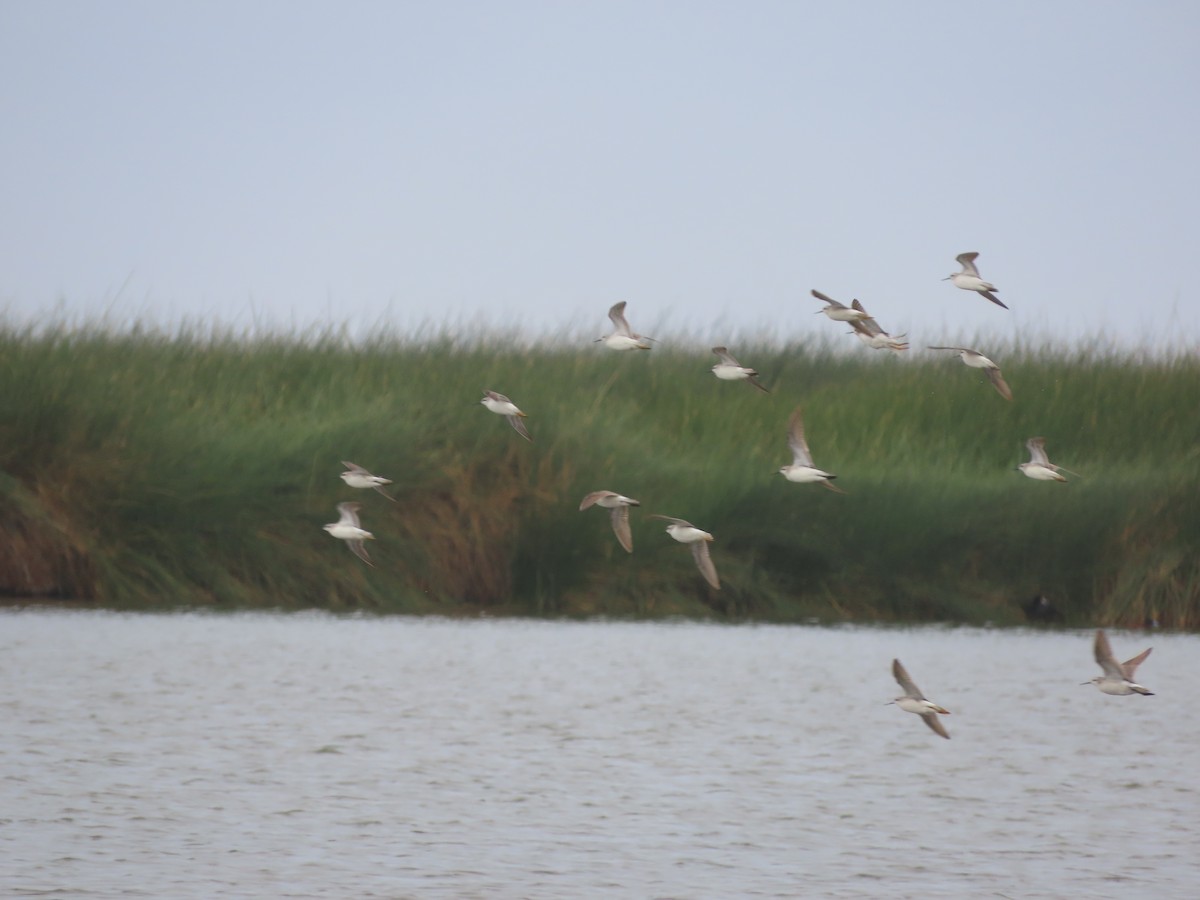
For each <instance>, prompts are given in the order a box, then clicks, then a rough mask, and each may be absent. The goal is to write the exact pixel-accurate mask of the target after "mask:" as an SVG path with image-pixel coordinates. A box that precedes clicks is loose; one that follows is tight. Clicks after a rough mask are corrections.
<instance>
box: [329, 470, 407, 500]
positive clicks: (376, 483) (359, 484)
mask: <svg viewBox="0 0 1200 900" xmlns="http://www.w3.org/2000/svg"><path fill="white" fill-rule="evenodd" d="M342 465H343V466H345V467H346V471H345V472H343V473H342V481H344V482H346V484H348V485H350V487H352V488H374V489H375V490H377V491H379V493H381V494H383V496H385V497H387V498H388V499H389V500H391V501H392V502H393V503H395V502H396V498H395V497H393V496H392V495H391V494H389V493H388V492H387V491H385V490H384V489H383V486H384V485H385V484H391V483H392V479H390V478H384V477H383V476H381V475H372V474H371V473H370V472H368V471H367V470H366V469H364V468H363V467H362V466H356V465H355V464H354V463H352V462H346V461H345V460H342Z"/></svg>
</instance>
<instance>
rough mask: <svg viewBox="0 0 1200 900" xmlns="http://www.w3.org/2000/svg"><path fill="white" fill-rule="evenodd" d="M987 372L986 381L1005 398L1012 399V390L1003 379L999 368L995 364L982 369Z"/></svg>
mask: <svg viewBox="0 0 1200 900" xmlns="http://www.w3.org/2000/svg"><path fill="white" fill-rule="evenodd" d="M984 371H985V372H987V377H988V381H990V382H991V383H992V387H994V388H995V389H996V391H997V393H999V394H1000V396H1001V397H1003V398H1004V399H1005V400H1011V399H1012V390H1011V389H1010V388H1009V386H1008V382H1007V381H1005V380H1004V376H1003V375H1001V374H1000V370H999V369H998V368H996V367H995V366H990V367H989V368H986V369H984Z"/></svg>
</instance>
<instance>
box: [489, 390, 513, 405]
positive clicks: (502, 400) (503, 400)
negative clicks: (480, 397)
mask: <svg viewBox="0 0 1200 900" xmlns="http://www.w3.org/2000/svg"><path fill="white" fill-rule="evenodd" d="M483 394H484V396H485V397H488V398H490V399H492V400H496V401H498V402H500V403H512V401H511V400H509V399H508V398H507V397H505V396H504V395H503V394H497V393H496V392H495V391H484V392H483Z"/></svg>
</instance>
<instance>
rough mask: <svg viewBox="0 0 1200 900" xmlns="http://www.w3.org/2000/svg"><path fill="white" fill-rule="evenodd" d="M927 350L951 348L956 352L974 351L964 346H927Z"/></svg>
mask: <svg viewBox="0 0 1200 900" xmlns="http://www.w3.org/2000/svg"><path fill="white" fill-rule="evenodd" d="M926 349H928V350H953V351H955V352H956V353H974V352H975V351H974V350H968V349H967V348H966V347H932V346H931V347H927V348H926Z"/></svg>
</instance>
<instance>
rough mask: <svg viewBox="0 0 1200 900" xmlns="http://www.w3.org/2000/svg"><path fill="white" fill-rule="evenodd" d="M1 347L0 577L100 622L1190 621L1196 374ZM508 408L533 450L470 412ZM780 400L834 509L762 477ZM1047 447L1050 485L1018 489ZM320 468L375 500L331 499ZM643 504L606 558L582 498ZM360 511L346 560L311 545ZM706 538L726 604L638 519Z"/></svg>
mask: <svg viewBox="0 0 1200 900" xmlns="http://www.w3.org/2000/svg"><path fill="white" fill-rule="evenodd" d="M839 346H840V345H839ZM731 349H732V350H733V352H734V353H735V354H736V355H737V356H738V357H739V358H740V359H741V360H742V361H743V362H744V363H747V364H752V365H754V366H756V367H757V368H758V369H759V371H760V372H761V373H762V377H763V381H764V382H765V383H766V384H767V385H768V386H769V387H770V388H771V390H772V392H771V394H769V395H762V394H758V393H757V392H755V391H753V390H752V389H750V388H749V387H748V386H746V385H742V384H731V383H727V382H718V381H717V380H716V379H715V378H713V377H712V375H711V374H710V372H709V371H708V368H709V366H711V365H712V363H713V361H714V360H713V359H712V358H711V357H709V356H707V354H706V351H705V349H704V348H698V349H696V348H693V349H688V350H672V349H670V347H669V346H659V347H657V348H656V349H655V350H654V351H652V352H650V353H640V354H616V353H611V352H608V351H605V350H603V349H602V348H599V347H596V346H593V345H591V344H588V343H587V342H582V343H580V344H579V345H571V346H567V345H565V344H564V345H560V346H544V347H533V348H528V347H522V348H515V349H514V348H512V347H511V345H507V344H505V343H504V342H501V341H499V340H497V341H494V342H491V341H487V340H479V341H474V342H466V343H456V342H453V341H451V340H448V339H438V338H434V339H432V340H429V341H425V342H412V341H399V340H392V339H386V338H381V339H379V340H377V341H374V342H368V343H366V344H357V345H350V344H349V343H348V342H345V341H342V340H340V339H339V338H338V336H337V335H334V334H329V335H323V336H309V337H307V338H303V339H301V338H294V337H279V338H256V339H240V338H235V337H229V336H222V335H209V334H203V333H199V332H192V333H183V334H177V335H171V336H163V335H159V334H140V335H139V334H136V333H135V334H110V333H106V332H103V331H100V330H87V329H84V330H69V329H65V328H64V329H58V330H49V331H38V332H32V331H25V332H16V331H11V330H10V331H4V332H0V352H2V356H0V359H2V360H3V363H2V367H0V431H2V438H3V440H0V529H2V534H3V538H4V540H3V541H2V542H0V543H2V544H3V546H2V547H0V589H3V590H4V591H5V592H7V593H10V594H29V593H47V594H54V595H60V596H72V597H86V598H89V599H92V600H95V601H97V602H100V603H104V604H109V605H114V606H133V607H161V606H166V605H176V604H197V603H199V604H213V605H219V606H285V607H301V606H323V607H329V608H335V609H345V608H358V607H363V608H374V609H380V610H395V611H409V612H425V611H432V612H439V613H445V614H457V613H460V612H462V613H472V612H478V611H487V612H490V613H494V614H506V613H520V614H547V615H559V614H565V615H591V614H611V615H672V614H683V615H716V616H733V617H743V616H751V617H759V618H765V619H775V620H797V619H804V618H808V617H818V618H821V619H827V620H828V619H853V620H890V621H902V620H955V621H966V622H980V621H984V620H992V621H996V622H999V623H1007V622H1013V623H1015V622H1019V621H1022V620H1023V616H1022V613H1021V611H1020V608H1019V604H1020V603H1021V602H1023V601H1025V600H1027V599H1028V598H1030V597H1032V596H1033V595H1035V594H1039V593H1041V594H1045V595H1047V596H1048V597H1050V598H1051V600H1052V601H1053V602H1054V603H1055V604H1056V606H1057V607H1058V608H1059V609H1060V610H1061V611H1062V613H1063V615H1064V616H1065V617H1066V620H1067V621H1069V622H1077V623H1092V622H1103V623H1119V624H1137V623H1140V622H1141V621H1143V620H1144V619H1145V618H1147V617H1149V616H1154V617H1156V618H1158V619H1159V620H1160V621H1161V622H1162V623H1163V624H1164V625H1171V626H1176V627H1197V626H1200V553H1198V551H1200V503H1198V502H1197V501H1198V500H1200V490H1198V489H1200V360H1198V358H1197V356H1196V355H1194V354H1192V355H1188V354H1179V353H1176V354H1174V355H1171V356H1169V357H1165V358H1151V359H1143V358H1139V357H1136V356H1134V355H1132V354H1130V355H1122V354H1120V353H1117V352H1112V351H1104V352H1098V353H1087V352H1081V351H1074V350H1062V349H1053V348H1049V349H1048V348H1038V347H1032V348H1030V347H1010V348H1007V350H1004V349H1000V348H994V347H989V348H987V349H988V350H989V352H990V353H991V354H992V355H994V358H998V361H1000V362H1001V364H1002V365H1003V367H1004V372H1005V377H1006V378H1007V380H1008V382H1009V384H1010V385H1011V386H1012V390H1013V392H1014V394H1015V401H1014V402H1012V403H1006V402H1005V401H1004V400H1003V399H1002V398H1000V397H999V396H998V395H996V394H995V392H994V391H993V390H992V389H991V387H990V386H989V385H988V384H987V381H986V379H985V378H983V377H982V376H981V375H980V374H979V373H978V371H976V370H970V369H967V368H966V367H965V366H963V365H962V364H961V363H960V362H959V361H958V359H957V358H956V357H954V356H953V355H951V354H944V355H936V356H935V355H932V354H928V355H925V354H915V353H914V354H912V355H911V358H904V359H900V358H894V357H892V356H891V355H890V354H887V355H885V354H882V353H874V352H870V351H867V350H865V349H862V348H856V347H852V348H851V349H852V350H856V351H859V352H852V353H843V352H840V351H839V352H834V351H833V350H832V349H831V347H830V346H829V345H822V344H814V345H791V346H786V347H777V346H776V347H771V346H758V347H755V346H734V347H731ZM485 387H486V388H491V389H494V390H498V391H501V392H503V393H506V394H508V395H509V396H510V397H512V398H513V400H515V401H516V402H517V403H518V404H519V405H520V406H521V407H522V408H523V409H524V410H525V411H526V412H527V413H528V414H529V418H528V424H529V427H530V430H531V432H532V433H533V437H534V442H533V443H532V444H528V443H526V442H525V441H523V440H521V438H520V437H519V436H518V435H517V434H516V433H515V432H514V431H513V430H512V429H510V428H509V427H508V426H507V425H506V424H505V423H504V421H503V420H501V419H500V418H499V417H497V416H494V415H492V414H490V413H488V412H487V411H486V410H484V409H483V407H481V406H480V405H479V404H478V399H479V397H480V395H481V390H482V389H483V388H485ZM797 404H803V405H804V408H805V420H806V424H807V427H808V437H809V443H810V444H811V446H812V450H813V453H814V456H815V457H816V462H817V464H818V465H819V466H822V467H824V468H826V469H827V470H829V471H833V472H836V473H838V475H839V479H838V484H839V485H841V486H842V487H843V488H844V489H845V490H846V491H847V492H848V493H847V494H846V495H845V496H840V495H837V494H834V493H832V492H828V491H825V490H823V489H822V488H821V487H820V486H818V485H796V484H789V483H787V482H786V481H784V480H783V478H782V477H781V476H779V475H778V474H776V470H777V469H778V467H779V466H780V465H783V464H785V463H789V462H790V461H791V459H790V454H789V452H788V450H787V446H786V443H785V437H784V435H785V428H786V422H787V418H788V415H789V413H790V412H791V410H792V409H793V408H794V407H795V406H796V405H797ZM1035 434H1040V435H1044V436H1045V437H1046V439H1047V448H1048V451H1049V454H1050V458H1051V460H1053V461H1055V462H1058V463H1060V464H1062V465H1065V466H1068V467H1069V468H1071V469H1074V470H1076V471H1078V472H1080V473H1081V474H1082V475H1083V477H1082V478H1079V479H1072V481H1071V483H1069V484H1065V485H1064V484H1057V483H1040V482H1033V481H1031V480H1029V479H1027V478H1024V477H1022V476H1021V475H1020V474H1019V473H1017V472H1016V471H1014V467H1015V466H1016V465H1017V463H1019V462H1022V461H1024V460H1025V459H1026V458H1027V457H1026V454H1025V451H1024V446H1023V444H1024V441H1025V439H1026V438H1028V437H1030V436H1033V435H1035ZM342 459H349V460H353V461H354V462H357V463H359V464H361V465H363V466H366V467H367V468H369V469H371V470H372V471H374V472H376V473H379V474H382V475H386V476H388V477H391V478H393V479H395V482H396V483H395V485H394V486H393V487H394V489H395V490H394V493H395V495H396V496H397V497H398V498H399V499H400V502H399V503H395V504H392V503H389V502H388V501H387V500H386V499H384V498H383V497H380V496H379V495H378V494H375V493H373V492H361V491H353V490H351V489H350V488H347V487H346V486H345V485H344V484H342V482H341V480H340V479H339V478H338V474H339V472H340V471H341V468H340V465H339V460H342ZM600 488H607V489H612V490H616V491H620V492H622V493H625V494H628V495H630V496H633V497H637V498H639V499H640V500H641V501H642V504H643V505H642V507H641V509H640V510H635V511H634V516H633V530H634V543H635V553H634V554H633V555H627V554H626V553H625V552H624V551H623V550H621V548H620V547H619V546H618V545H617V543H616V541H615V539H614V537H613V535H612V532H611V530H610V529H609V526H608V521H607V514H606V512H605V511H603V510H599V509H591V510H587V511H585V512H582V513H581V512H579V511H578V509H577V507H578V504H579V500H580V498H581V497H582V496H583V495H584V494H585V493H587V492H588V491H592V490H597V489H600ZM344 499H357V500H360V501H362V502H363V504H364V509H363V513H362V518H363V524H364V526H365V527H367V528H369V529H370V530H372V531H373V532H374V533H375V535H376V537H377V540H376V541H375V542H374V543H373V544H371V546H370V550H371V553H372V556H373V558H374V559H375V561H376V564H377V567H376V568H375V569H369V568H367V567H366V566H364V565H363V564H361V563H360V562H359V561H358V560H356V559H355V558H354V557H353V556H352V555H351V554H350V553H349V552H348V551H347V550H346V548H345V547H343V546H340V545H339V544H338V542H336V541H334V540H333V539H331V538H330V537H329V536H328V535H327V534H325V533H324V532H323V531H322V530H321V525H322V524H323V523H325V522H330V521H333V520H334V519H335V518H336V515H335V513H334V511H333V508H334V505H335V504H336V503H337V502H338V501H340V500H344ZM649 512H657V513H665V514H668V515H673V516H679V517H683V518H686V519H689V520H690V521H692V522H694V523H696V524H697V525H699V526H701V527H703V528H705V529H706V530H708V531H711V532H712V533H713V534H714V535H715V537H716V541H715V542H714V543H713V544H712V545H711V548H712V556H713V559H714V561H715V563H716V565H717V568H718V570H719V571H720V573H721V576H722V579H723V580H724V589H723V590H721V591H720V592H712V591H710V590H709V589H708V588H707V587H706V586H705V585H704V583H703V582H702V581H701V580H700V578H699V576H698V574H697V572H696V571H695V568H694V566H693V565H692V561H691V556H690V554H689V553H688V550H687V548H685V547H682V546H680V545H678V544H676V543H675V542H673V541H672V540H671V539H670V538H669V537H667V535H666V534H665V533H664V532H663V530H662V523H660V522H657V521H654V520H647V519H645V518H644V514H645V513H649Z"/></svg>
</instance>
